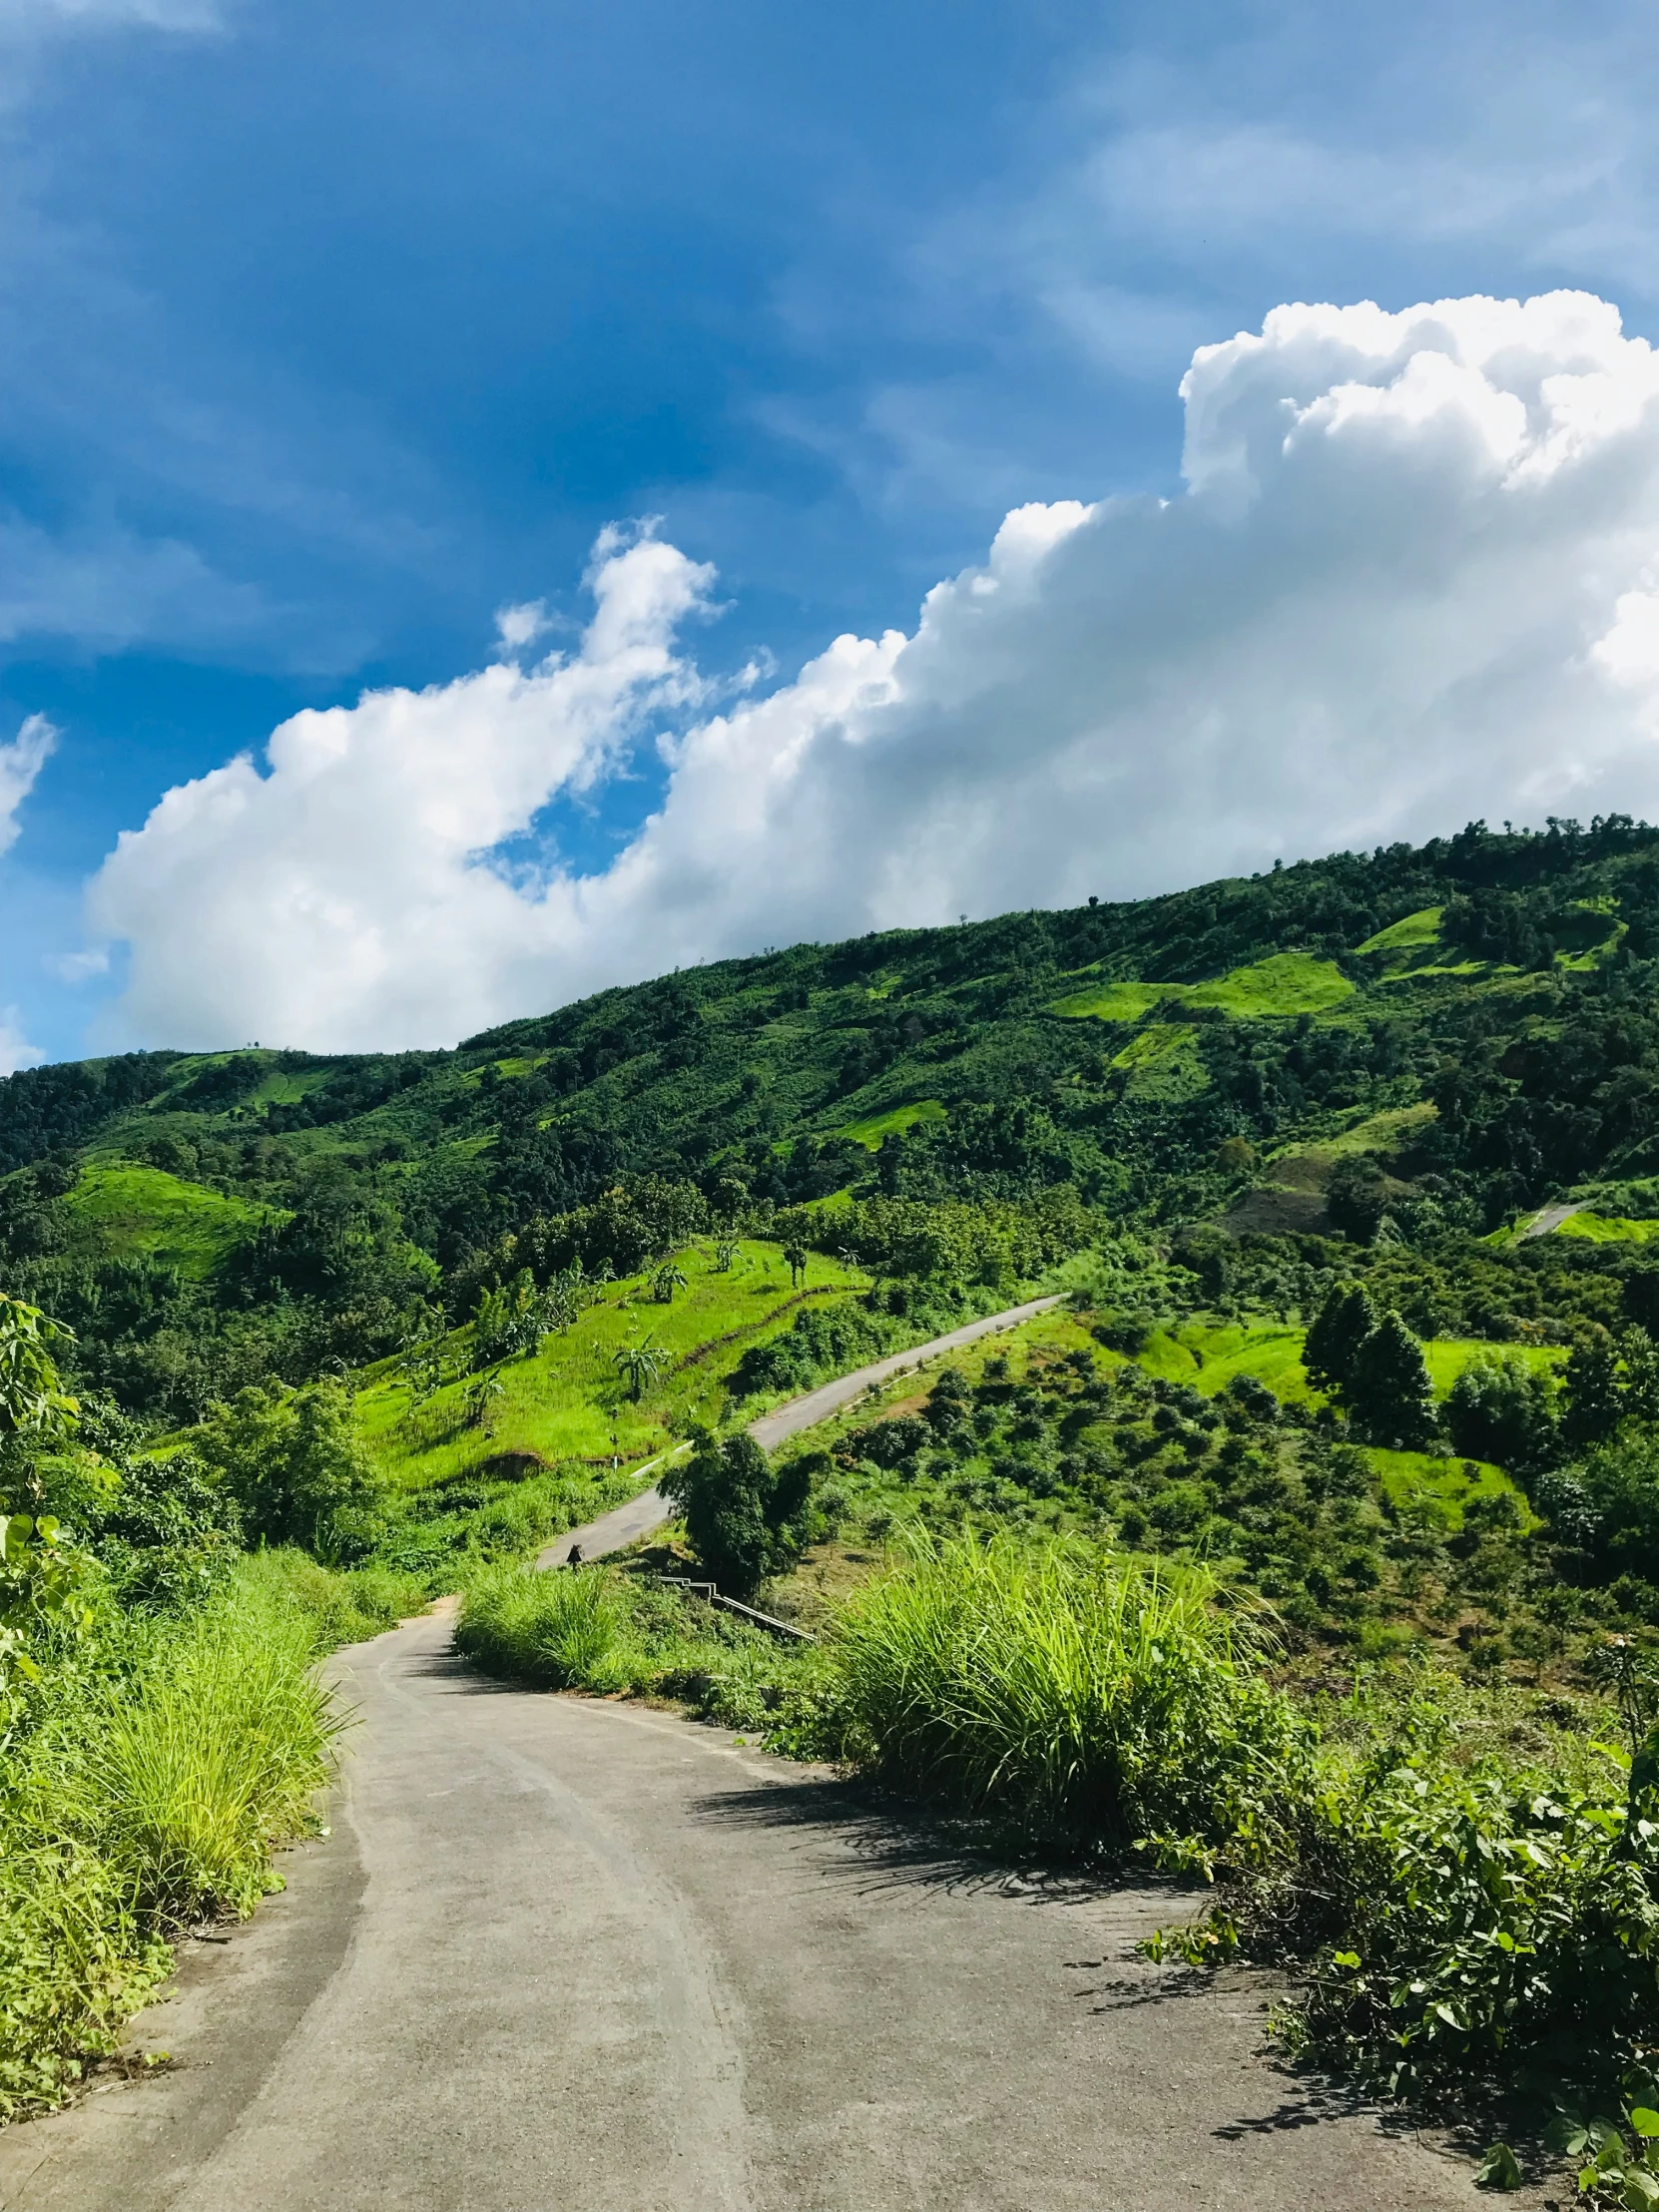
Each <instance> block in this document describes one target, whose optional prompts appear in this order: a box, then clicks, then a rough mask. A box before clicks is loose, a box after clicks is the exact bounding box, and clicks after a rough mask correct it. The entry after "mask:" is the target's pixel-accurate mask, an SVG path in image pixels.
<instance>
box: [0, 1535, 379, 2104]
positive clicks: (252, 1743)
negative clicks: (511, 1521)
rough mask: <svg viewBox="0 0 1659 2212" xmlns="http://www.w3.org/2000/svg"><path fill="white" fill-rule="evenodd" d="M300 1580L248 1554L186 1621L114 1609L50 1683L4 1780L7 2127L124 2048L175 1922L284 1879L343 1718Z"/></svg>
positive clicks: (162, 1965) (240, 1904)
mask: <svg viewBox="0 0 1659 2212" xmlns="http://www.w3.org/2000/svg"><path fill="white" fill-rule="evenodd" d="M304 1567H305V1569H306V1570H308V1572H309V1573H310V1574H313V1575H322V1574H323V1572H324V1570H322V1569H320V1568H317V1567H316V1566H315V1563H314V1562H312V1561H306V1562H304ZM303 1582H304V1575H303V1574H296V1573H295V1571H294V1569H293V1566H292V1562H291V1560H290V1559H285V1558H284V1557H283V1555H281V1554H270V1555H267V1556H266V1557H265V1558H262V1559H258V1560H250V1561H247V1562H245V1563H244V1564H243V1565H242V1566H240V1567H239V1568H238V1569H237V1570H235V1571H234V1572H233V1573H232V1574H231V1575H230V1577H229V1578H228V1579H227V1580H226V1582H225V1583H224V1584H223V1585H222V1586H221V1587H220V1588H219V1589H218V1590H217V1591H216V1592H215V1594H214V1595H213V1596H212V1597H211V1598H210V1599H209V1600H208V1601H207V1602H206V1603H205V1604H203V1605H202V1606H200V1607H198V1608H197V1609H196V1610H195V1611H194V1612H192V1613H190V1614H189V1615H187V1616H185V1617H183V1618H179V1617H176V1616H175V1617H165V1616H164V1617H160V1618H157V1617H153V1616H152V1617H148V1618H141V1619H133V1618H131V1617H129V1618H127V1619H123V1618H122V1617H121V1616H119V1615H116V1616H114V1617H113V1618H112V1619H111V1620H110V1621H108V1622H106V1623H105V1624H104V1627H103V1630H102V1633H103V1636H104V1642H103V1644H102V1646H101V1647H100V1646H97V1645H94V1646H92V1647H89V1653H88V1654H87V1655H84V1656H83V1657H82V1659H81V1660H80V1661H79V1663H78V1664H77V1665H76V1666H75V1667H74V1668H60V1669H58V1670H56V1671H54V1672H48V1673H46V1674H45V1675H44V1676H43V1678H42V1680H41V1681H40V1683H39V1684H38V1685H37V1687H36V1689H35V1691H34V1693H33V1698H32V1703H31V1706H30V1709H29V1710H28V1712H27V1713H26V1714H25V1715H24V1717H23V1720H22V1721H21V1723H20V1724H19V1726H18V1729H17V1732H16V1734H15V1736H14V1740H13V1742H12V1744H11V1746H10V1749H9V1756H8V1761H7V1765H6V1768H5V1773H4V1784H3V1788H0V2118H5V2117H9V2116H11V2115H12V2114H13V2113H15V2112H17V2111H20V2110H27V2109H32V2108H37V2107H38V2106H40V2105H42V2104H50V2103H52V2102H54V2101H55V2100H56V2099H57V2098H58V2097H59V2096H60V2095H61V2094H62V2093H63V2090H64V2089H65V2087H66V2086H67V2085H68V2084H70V2083H71V2082H72V2081H73V2080H74V2079H75V2077H76V2075H77V2074H78V2072H79V2071H80V2066H81V2062H82V2060H83V2059H84V2058H85V2057H86V2056H88V2055H93V2054H97V2053H100V2052H105V2051H108V2050H110V2049H111V2048H113V2047H114V2043H115V2039H116V2037H117V2036H118V2034H119V2032H120V2028H121V2025H122V2022H123V2021H124V2019H125V2018H126V2017H127V2015H128V2014H129V2013H130V2012H131V2011H132V2010H133V2008H134V2007H135V2006H136V2005H137V2004H138V2003H139V2002H140V2001H141V2000H142V1998H143V1995H144V1993H145V1991H146V1990H147V1989H148V1988H149V1987H150V1986H151V1984H152V1983H153V1982H154V1981H155V1980H156V1979H157V1977H158V1976H159V1975H160V1974H162V1973H164V1972H165V1971H166V1970H167V1968H168V1966H169V1964H170V1962H171V1954H170V1952H169V1950H168V1948H167V1941H166V1937H167V1936H168V1934H169V1932H170V1931H171V1930H172V1929H174V1928H175V1927H177V1926H178V1925H179V1924H180V1923H182V1922H183V1921H185V1920H186V1919H188V1918H189V1917H191V1916H193V1915H195V1914H197V1913H200V1912H203V1911H227V1912H234V1913H247V1912H249V1911H251V1910H252V1908H253V1906H254V1904H255V1903H256V1902H257V1900H258V1899H259V1898H260V1897H261V1896H262V1895H263V1894H264V1893H265V1892H266V1891H267V1890H269V1889H271V1888H273V1887H275V1886H277V1885H276V1881H275V1878H274V1876H273V1874H272V1872H271V1847H272V1845H273V1844H274V1843H275V1842H277V1841H278V1840H280V1839H281V1838H283V1837H285V1836H291V1835H294V1834H296V1833H298V1832H300V1831H301V1830H302V1829H303V1828H304V1827H305V1825H306V1823H307V1821H308V1819H309V1817H310V1809H311V1805H312V1802H313V1799H314V1796H315V1793H316V1792H317V1790H318V1789H319V1788H320V1787H321V1785H322V1784H323V1782H324V1781H325V1780H326V1778H327V1772H328V1764H329V1748H330V1743H331V1740H332V1737H333V1735H334V1732H335V1728H336V1725H337V1724H336V1721H335V1718H334V1715H333V1713H332V1710H331V1707H330V1703H329V1699H328V1696H327V1693H326V1692H325V1691H324V1690H323V1689H322V1687H321V1686H320V1684H319V1683H318V1682H317V1680H316V1678H315V1675H314V1673H313V1671H312V1662H313V1660H314V1657H315V1655H316V1652H317V1650H318V1648H319V1645H320V1642H321V1640H322V1619H323V1612H322V1609H321V1608H319V1607H318V1606H317V1605H316V1604H315V1603H314V1602H306V1598H305V1595H304V1593H303V1588H302V1585H303Z"/></svg>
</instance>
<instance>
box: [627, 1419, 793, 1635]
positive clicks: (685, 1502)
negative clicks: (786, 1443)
mask: <svg viewBox="0 0 1659 2212" xmlns="http://www.w3.org/2000/svg"><path fill="white" fill-rule="evenodd" d="M661 1488H662V1490H663V1494H664V1495H665V1496H666V1497H671V1498H672V1499H673V1500H674V1501H675V1503H676V1504H677V1505H678V1506H679V1507H680V1510H681V1512H682V1513H683V1514H684V1516H685V1521H686V1534H687V1537H688V1538H689V1539H690V1542H691V1547H692V1550H693V1551H694V1552H695V1553H696V1555H697V1557H698V1559H699V1560H700V1561H701V1562H702V1564H703V1565H704V1566H705V1567H707V1569H708V1570H709V1573H710V1574H711V1576H712V1577H713V1578H714V1580H715V1581H716V1582H717V1583H718V1584H719V1585H720V1587H721V1589H722V1590H724V1591H725V1592H726V1594H727V1595H728V1596H729V1597H747V1596H748V1595H749V1594H750V1592H751V1591H753V1590H754V1589H756V1588H757V1587H758V1586H759V1585H760V1584H761V1583H762V1582H764V1581H765V1580H766V1578H767V1576H768V1575H771V1574H778V1573H781V1572H782V1571H783V1570H784V1569H785V1568H786V1567H788V1566H789V1565H791V1564H792V1563H793V1562H794V1561H795V1560H796V1559H797V1558H798V1557H799V1556H800V1554H801V1551H802V1548H803V1546H804V1545H805V1543H806V1542H807V1538H808V1526H807V1514H808V1506H809V1501H810V1497H811V1475H810V1473H809V1471H808V1469H807V1466H806V1463H805V1462H804V1461H803V1460H799V1459H797V1460H793V1461H791V1462H790V1463H789V1464H787V1465H786V1466H784V1467H782V1468H774V1466H773V1464H772V1462H771V1461H770V1460H769V1459H768V1457H767V1455H766V1453H765V1452H764V1451H763V1450H762V1449H761V1447H760V1445H759V1444H758V1443H756V1441H755V1439H754V1438H753V1437H752V1436H750V1435H748V1434H747V1433H744V1432H741V1431H740V1433H739V1434H737V1435H735V1436H726V1437H723V1438H715V1437H706V1438H704V1439H703V1440H702V1441H701V1442H700V1443H699V1444H698V1446H697V1449H696V1450H695V1451H694V1452H693V1453H692V1455H691V1457H690V1458H689V1459H687V1460H686V1461H684V1462H683V1464H681V1465H679V1466H675V1467H672V1468H671V1469H670V1470H669V1471H668V1473H666V1474H665V1475H664V1476H663V1477H662V1482H661Z"/></svg>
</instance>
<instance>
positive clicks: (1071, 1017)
mask: <svg viewBox="0 0 1659 2212" xmlns="http://www.w3.org/2000/svg"><path fill="white" fill-rule="evenodd" d="M1181 990H1182V986H1181V985H1180V984H1179V983H1101V984H1097V985H1096V986H1095V987H1094V988H1092V989H1090V990H1083V991H1073V992H1071V994H1070V995H1069V996H1068V997H1066V998H1057V999H1056V1000H1055V1001H1054V1003H1053V1004H1052V1005H1051V1006H1050V1007H1049V1009H1048V1010H1049V1012H1050V1013H1051V1014H1063V1015H1064V1016H1065V1017H1066V1019H1067V1020H1068V1021H1085V1020H1088V1019H1090V1018H1092V1019H1094V1020H1095V1021H1139V1020H1140V1018H1141V1016H1142V1015H1143V1014H1148V1013H1150V1012H1151V1011H1152V1009H1153V1007H1154V1006H1156V1005H1157V1004H1158V1003H1159V1001H1160V1000H1161V999H1165V998H1177V997H1179V996H1180V995H1181Z"/></svg>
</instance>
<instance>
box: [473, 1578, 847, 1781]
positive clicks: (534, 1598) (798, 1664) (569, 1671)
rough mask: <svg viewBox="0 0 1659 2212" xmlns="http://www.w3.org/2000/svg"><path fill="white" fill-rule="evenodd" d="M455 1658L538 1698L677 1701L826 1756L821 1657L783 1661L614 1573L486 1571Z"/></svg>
mask: <svg viewBox="0 0 1659 2212" xmlns="http://www.w3.org/2000/svg"><path fill="white" fill-rule="evenodd" d="M455 1647H456V1649H457V1650H458V1651H461V1652H464V1653H465V1654H466V1656H467V1657H468V1658H469V1659H471V1660H473V1661H474V1662H475V1663H476V1664H477V1665H478V1666H480V1667H483V1668H484V1669H486V1670H487V1671H488V1672H489V1673H491V1674H498V1675H505V1676H507V1677H508V1678H509V1679H511V1680H516V1681H520V1682H530V1683H534V1684H535V1685H536V1686H537V1687H538V1688H540V1689H548V1690H587V1691H590V1692H593V1693H595V1694H597V1695H599V1696H617V1695H632V1696H643V1697H666V1698H675V1699H678V1700H680V1701H682V1702H683V1703H685V1704H687V1705H690V1706H691V1707H692V1708H693V1710H694V1711H696V1712H697V1713H699V1714H700V1715H702V1716H703V1717H704V1718H705V1719H708V1720H714V1721H720V1722H723V1723H725V1724H726V1725H727V1726H729V1727H733V1728H753V1729H755V1730H757V1731H764V1732H765V1733H766V1734H767V1735H768V1736H769V1738H771V1739H772V1740H774V1741H775V1742H776V1743H777V1745H778V1747H779V1748H780V1749H788V1750H803V1751H816V1749H817V1748H818V1743H819V1736H818V1713H819V1701H818V1695H817V1685H818V1678H819V1675H820V1673H821V1671H822V1670H821V1668H820V1665H819V1660H818V1655H817V1654H816V1653H814V1652H812V1651H810V1650H802V1649H800V1648H791V1649H781V1648H780V1647H779V1645H778V1644H776V1643H775V1642H774V1641H773V1639H772V1638H771V1637H770V1636H768V1635H766V1634H764V1633H763V1632H762V1631H760V1630H759V1629H755V1628H751V1627H749V1626H748V1625H747V1624H746V1623H745V1622H743V1621H739V1620H734V1619H732V1618H731V1617H730V1616H729V1615H727V1614H724V1613H719V1612H716V1611H715V1610H714V1609H713V1608H712V1607H710V1606H708V1605H705V1604H704V1603H703V1602H702V1600H701V1599H699V1598H695V1597H691V1596H687V1595H685V1594H683V1593H681V1592H680V1591H678V1590H671V1589H664V1588H663V1587H661V1586H660V1585H658V1584H653V1583H650V1582H645V1581H642V1580H637V1579H635V1578H634V1577H632V1576H630V1575H628V1574H624V1573H619V1572H618V1571H617V1570H616V1569H615V1568H613V1567H608V1566H604V1565H600V1564H597V1563H596V1564H594V1565H593V1566H587V1567H577V1568H567V1569H564V1570H562V1571H561V1572H558V1573H555V1574H537V1573H535V1572H533V1571H530V1570H527V1569H526V1568H524V1567H521V1566H495V1567H486V1568H484V1569H483V1570H482V1572H480V1573H479V1574H478V1575H476V1576H475V1577H474V1578H473V1580H472V1581H471V1582H470V1583H469V1584H468V1586H467V1590H466V1595H465V1597H464V1599H463V1602H462V1606H461V1612H460V1617H459V1619H458V1620H457V1622H456V1624H455ZM809 1738H810V1741H809Z"/></svg>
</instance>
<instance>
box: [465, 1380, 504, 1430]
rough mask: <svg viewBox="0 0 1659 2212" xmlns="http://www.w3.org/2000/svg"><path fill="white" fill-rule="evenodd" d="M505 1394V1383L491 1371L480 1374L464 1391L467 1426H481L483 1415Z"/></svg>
mask: <svg viewBox="0 0 1659 2212" xmlns="http://www.w3.org/2000/svg"><path fill="white" fill-rule="evenodd" d="M506 1394H507V1385H506V1384H505V1383H503V1382H502V1380H501V1378H500V1376H499V1375H497V1374H495V1373H494V1372H493V1371H492V1372H491V1373H490V1374H488V1375H481V1376H480V1377H479V1378H478V1380H477V1382H476V1383H473V1384H472V1385H471V1387H470V1388H469V1389H468V1391H467V1393H466V1423H467V1426H468V1427H469V1428H481V1427H482V1426H483V1425H484V1420H485V1416H486V1415H487V1414H488V1413H489V1412H490V1411H491V1409H492V1408H493V1407H495V1406H496V1405H499V1404H500V1402H501V1400H502V1399H503V1398H504V1397H505V1396H506Z"/></svg>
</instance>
